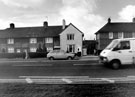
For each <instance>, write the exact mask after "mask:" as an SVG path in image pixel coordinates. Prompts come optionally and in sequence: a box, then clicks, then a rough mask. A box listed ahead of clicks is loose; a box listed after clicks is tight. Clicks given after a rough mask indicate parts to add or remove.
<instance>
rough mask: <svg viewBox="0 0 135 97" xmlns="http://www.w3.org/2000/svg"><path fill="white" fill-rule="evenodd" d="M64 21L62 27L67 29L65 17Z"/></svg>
mask: <svg viewBox="0 0 135 97" xmlns="http://www.w3.org/2000/svg"><path fill="white" fill-rule="evenodd" d="M62 23H63V25H62V29H65V27H66V21H65V19H63V21H62Z"/></svg>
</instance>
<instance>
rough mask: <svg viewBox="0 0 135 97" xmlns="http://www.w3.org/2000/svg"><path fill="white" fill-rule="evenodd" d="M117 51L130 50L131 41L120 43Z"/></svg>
mask: <svg viewBox="0 0 135 97" xmlns="http://www.w3.org/2000/svg"><path fill="white" fill-rule="evenodd" d="M116 49H117V50H126V49H130V43H129V41H122V42H120V43H119V44H118V45H117V47H116Z"/></svg>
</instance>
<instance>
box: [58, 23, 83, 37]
mask: <svg viewBox="0 0 135 97" xmlns="http://www.w3.org/2000/svg"><path fill="white" fill-rule="evenodd" d="M70 25H71V26H73V27H74V28H75V29H77V30H78V31H79V32H80V33H81V34H82V36H84V33H83V32H82V31H81V30H79V29H78V28H77V27H76V26H75V25H73V24H72V23H70V24H69V25H68V27H69V26H70ZM65 30H66V29H64V30H63V31H62V32H64V31H65ZM62 32H61V33H62ZM61 33H60V34H61Z"/></svg>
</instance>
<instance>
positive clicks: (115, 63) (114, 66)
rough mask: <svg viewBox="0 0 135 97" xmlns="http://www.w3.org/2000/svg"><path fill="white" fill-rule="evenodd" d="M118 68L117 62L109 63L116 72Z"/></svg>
mask: <svg viewBox="0 0 135 97" xmlns="http://www.w3.org/2000/svg"><path fill="white" fill-rule="evenodd" d="M120 66H121V63H120V61H118V60H114V61H112V62H111V67H112V68H113V69H115V70H118V69H119V68H120Z"/></svg>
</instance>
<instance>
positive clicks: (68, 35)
mask: <svg viewBox="0 0 135 97" xmlns="http://www.w3.org/2000/svg"><path fill="white" fill-rule="evenodd" d="M74 38H75V34H67V40H74Z"/></svg>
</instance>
